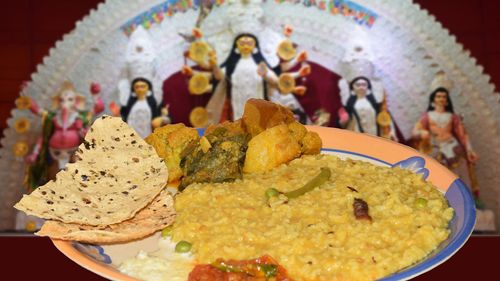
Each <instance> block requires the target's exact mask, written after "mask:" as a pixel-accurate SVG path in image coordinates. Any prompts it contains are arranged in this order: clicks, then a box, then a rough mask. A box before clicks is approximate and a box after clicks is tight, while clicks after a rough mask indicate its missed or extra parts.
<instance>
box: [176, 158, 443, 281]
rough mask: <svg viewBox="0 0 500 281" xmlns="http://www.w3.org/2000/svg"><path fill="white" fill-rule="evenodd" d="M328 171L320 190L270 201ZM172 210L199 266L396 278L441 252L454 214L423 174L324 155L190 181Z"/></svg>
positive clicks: (301, 275) (296, 276) (301, 276)
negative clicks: (248, 263) (273, 264)
mask: <svg viewBox="0 0 500 281" xmlns="http://www.w3.org/2000/svg"><path fill="white" fill-rule="evenodd" d="M322 167H327V168H329V169H330V171H331V176H330V178H329V179H328V180H327V181H326V182H324V183H322V184H321V185H320V186H319V187H317V188H315V189H313V190H312V191H309V192H307V193H305V194H303V195H301V196H299V197H297V198H294V199H290V200H288V201H287V202H285V203H283V204H275V205H269V204H268V201H267V199H266V196H265V194H266V190H268V189H269V188H275V189H276V190H279V191H280V192H289V191H292V190H295V189H297V188H298V187H300V186H303V185H304V184H306V183H307V182H308V181H309V180H310V179H311V178H314V177H315V175H317V174H318V173H319V171H320V168H322ZM360 199H361V200H360ZM357 201H360V202H361V201H364V202H366V205H367V207H368V213H369V216H368V219H366V218H365V219H359V218H358V219H357V218H356V216H355V212H353V205H354V203H355V202H357ZM175 208H176V211H177V217H176V220H175V223H174V226H173V230H172V239H173V240H174V241H175V242H178V241H181V240H185V241H189V242H190V243H192V250H191V251H192V253H193V255H194V256H195V258H196V260H197V262H199V263H211V262H214V261H215V260H216V259H218V258H224V259H236V260H245V259H252V258H255V257H260V256H262V255H270V256H272V257H273V258H274V259H276V260H277V261H278V262H279V263H280V264H281V265H282V266H283V267H284V268H286V270H287V271H288V273H289V275H290V277H291V278H292V279H293V280H374V279H379V278H382V277H384V276H387V275H390V274H391V273H394V272H396V271H398V270H401V269H403V268H405V267H407V266H410V265H412V264H414V263H416V262H418V261H419V260H422V259H423V258H425V257H426V256H427V255H428V254H430V253H431V252H432V251H433V250H435V249H436V248H437V247H438V245H439V244H440V243H441V242H442V241H444V240H445V239H446V238H447V237H448V235H449V233H450V230H449V228H448V224H449V221H450V220H451V218H452V217H453V209H452V208H450V207H449V205H448V202H447V200H446V198H445V197H444V195H443V194H442V193H441V192H440V191H439V190H437V189H436V188H435V187H434V186H433V185H432V184H430V183H428V182H425V181H424V180H423V179H422V178H421V177H420V176H419V175H417V174H413V173H412V172H410V171H408V170H403V169H400V168H388V167H380V166H376V165H373V164H369V163H366V162H363V161H354V160H341V159H340V158H338V157H336V156H333V155H325V154H320V155H311V156H302V157H301V158H299V159H295V160H293V161H291V162H290V163H288V164H284V165H281V166H279V167H277V168H274V169H272V170H271V171H268V172H265V173H254V174H244V176H243V179H241V180H236V181H234V182H231V183H210V184H199V183H196V184H192V185H190V186H189V188H187V189H186V190H184V191H183V192H182V193H180V194H178V195H177V196H176V202H175Z"/></svg>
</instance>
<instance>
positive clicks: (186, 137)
mask: <svg viewBox="0 0 500 281" xmlns="http://www.w3.org/2000/svg"><path fill="white" fill-rule="evenodd" d="M199 140H200V137H199V135H198V131H196V129H194V128H189V127H186V126H185V125H184V124H173V125H166V126H163V127H160V128H156V129H155V130H154V132H153V133H152V134H151V135H149V136H148V137H147V138H146V142H147V143H148V144H150V145H152V146H153V147H154V148H155V150H156V153H157V154H158V156H160V157H161V158H163V159H164V160H165V165H167V168H168V182H172V181H176V180H179V179H180V178H181V177H182V175H183V172H182V169H181V167H180V162H181V157H182V155H181V154H182V152H183V151H184V149H186V147H187V146H188V145H189V143H191V142H199Z"/></svg>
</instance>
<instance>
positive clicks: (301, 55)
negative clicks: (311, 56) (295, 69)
mask: <svg viewBox="0 0 500 281" xmlns="http://www.w3.org/2000/svg"><path fill="white" fill-rule="evenodd" d="M306 60H307V52H306V51H301V52H300V53H299V54H298V55H297V62H298V63H301V62H303V61H306Z"/></svg>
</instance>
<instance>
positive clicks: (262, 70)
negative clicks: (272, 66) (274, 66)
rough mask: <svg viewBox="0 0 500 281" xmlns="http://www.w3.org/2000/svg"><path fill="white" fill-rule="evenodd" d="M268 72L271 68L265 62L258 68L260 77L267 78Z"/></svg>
mask: <svg viewBox="0 0 500 281" xmlns="http://www.w3.org/2000/svg"><path fill="white" fill-rule="evenodd" d="M268 71H269V68H268V67H267V65H266V63H265V62H261V63H259V66H258V67H257V73H258V74H259V76H260V77H264V76H266V74H267V72H268Z"/></svg>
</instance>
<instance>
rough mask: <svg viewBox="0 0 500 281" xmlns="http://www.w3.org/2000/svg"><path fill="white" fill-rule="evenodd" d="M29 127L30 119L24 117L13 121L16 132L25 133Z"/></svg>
mask: <svg viewBox="0 0 500 281" xmlns="http://www.w3.org/2000/svg"><path fill="white" fill-rule="evenodd" d="M29 129H30V121H29V120H28V119H26V118H20V119H17V120H16V122H14V130H16V133H18V134H22V133H26V132H27V131H28V130H29Z"/></svg>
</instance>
